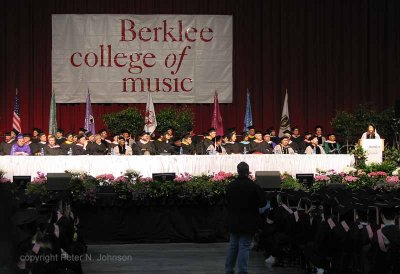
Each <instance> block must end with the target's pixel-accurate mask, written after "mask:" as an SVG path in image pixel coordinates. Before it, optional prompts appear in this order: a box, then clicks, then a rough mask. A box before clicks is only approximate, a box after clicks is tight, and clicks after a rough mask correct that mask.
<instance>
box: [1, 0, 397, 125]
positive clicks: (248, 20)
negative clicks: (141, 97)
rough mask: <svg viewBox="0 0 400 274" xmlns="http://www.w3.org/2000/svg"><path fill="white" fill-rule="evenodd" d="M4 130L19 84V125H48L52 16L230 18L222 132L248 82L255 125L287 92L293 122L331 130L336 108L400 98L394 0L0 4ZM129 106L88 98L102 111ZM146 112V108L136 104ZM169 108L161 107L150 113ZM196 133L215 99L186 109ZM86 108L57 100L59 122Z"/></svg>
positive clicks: (234, 117)
mask: <svg viewBox="0 0 400 274" xmlns="http://www.w3.org/2000/svg"><path fill="white" fill-rule="evenodd" d="M0 13H1V18H0V37H1V40H0V95H1V96H0V132H2V133H4V131H7V130H10V129H11V125H12V110H13V105H14V97H15V88H18V89H19V95H20V104H21V117H22V128H23V131H30V130H31V129H32V128H33V127H34V126H36V127H40V128H42V129H44V130H45V131H47V129H48V120H49V104H50V94H51V14H52V13H76V14H79V13H115V14H117V13H129V14H152V13H161V14H175V13H176V14H232V15H233V17H234V20H233V21H234V27H233V31H234V41H233V43H234V46H233V48H234V52H233V103H232V104H223V105H222V106H221V109H222V115H223V119H224V126H225V128H227V127H230V126H235V127H237V128H238V129H239V131H241V129H242V127H243V116H244V110H245V94H246V88H250V89H251V91H252V106H253V119H254V123H255V125H256V126H257V127H258V128H260V129H266V128H267V127H269V126H275V127H278V126H279V121H280V115H281V111H282V104H283V99H284V91H285V88H287V89H288V91H289V111H290V118H291V124H292V125H299V126H300V127H301V129H302V131H305V130H311V129H312V128H313V127H314V126H315V125H316V124H321V125H323V126H325V128H326V131H328V130H330V129H331V126H330V121H331V119H332V117H333V116H334V114H335V112H336V110H339V109H345V110H351V109H352V108H354V107H355V106H357V105H358V104H360V103H371V104H373V105H374V106H375V107H376V108H377V109H378V110H382V109H385V108H387V107H390V106H392V105H393V104H394V103H393V102H394V101H395V99H396V98H398V97H399V96H400V89H399V87H400V83H399V82H400V81H399V77H400V65H399V64H400V61H399V59H400V1H399V0H351V1H349V0H236V1H233V0H232V1H229V0H218V1H216V0H136V1H134V0H119V1H111V0H56V1H55V0H2V1H0ZM128 106H129V105H128V104H94V105H93V111H94V116H95V119H96V127H97V129H100V128H101V127H102V126H103V123H102V119H101V115H102V114H104V113H109V112H114V111H118V110H121V109H124V108H127V107H128ZM133 106H136V107H138V108H140V109H144V107H145V104H136V105H135V104H134V105H133ZM164 107H166V105H165V104H163V105H162V104H157V105H156V111H157V110H159V109H161V108H164ZM191 107H192V108H193V111H194V113H195V117H196V131H197V132H198V133H201V132H202V131H204V130H205V129H207V128H208V127H209V126H210V119H211V114H212V104H193V105H191ZM84 112H85V106H84V104H58V105H57V120H58V125H59V126H60V127H62V128H64V129H65V130H76V129H77V128H79V127H81V126H83V123H84Z"/></svg>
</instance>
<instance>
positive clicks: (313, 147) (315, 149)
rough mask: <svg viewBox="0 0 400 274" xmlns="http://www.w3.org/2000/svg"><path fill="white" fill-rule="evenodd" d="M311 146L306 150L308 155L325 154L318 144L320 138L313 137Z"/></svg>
mask: <svg viewBox="0 0 400 274" xmlns="http://www.w3.org/2000/svg"><path fill="white" fill-rule="evenodd" d="M309 140H310V145H309V146H308V147H307V148H306V151H305V152H306V154H325V150H324V149H323V147H322V146H321V145H319V144H318V137H317V136H313V137H311V138H310V139H309Z"/></svg>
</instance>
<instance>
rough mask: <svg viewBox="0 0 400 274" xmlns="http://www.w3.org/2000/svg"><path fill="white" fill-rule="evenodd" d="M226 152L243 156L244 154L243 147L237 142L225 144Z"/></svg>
mask: <svg viewBox="0 0 400 274" xmlns="http://www.w3.org/2000/svg"><path fill="white" fill-rule="evenodd" d="M224 147H225V150H226V153H227V154H241V153H243V147H242V146H241V145H240V144H239V143H236V142H228V143H226V144H225V146H224Z"/></svg>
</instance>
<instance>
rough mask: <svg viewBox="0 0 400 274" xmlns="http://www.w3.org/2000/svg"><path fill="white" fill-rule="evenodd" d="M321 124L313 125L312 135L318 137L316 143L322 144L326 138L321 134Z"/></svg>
mask: <svg viewBox="0 0 400 274" xmlns="http://www.w3.org/2000/svg"><path fill="white" fill-rule="evenodd" d="M322 130H323V128H322V126H316V127H315V133H314V136H316V137H317V138H318V145H323V144H324V143H325V141H326V138H325V137H324V136H322Z"/></svg>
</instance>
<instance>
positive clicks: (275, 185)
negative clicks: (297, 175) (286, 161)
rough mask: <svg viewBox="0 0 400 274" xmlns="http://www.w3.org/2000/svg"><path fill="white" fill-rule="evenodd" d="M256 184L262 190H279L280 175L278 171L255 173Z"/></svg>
mask: <svg viewBox="0 0 400 274" xmlns="http://www.w3.org/2000/svg"><path fill="white" fill-rule="evenodd" d="M256 184H257V185H259V186H260V187H261V188H262V189H263V190H274V189H280V188H281V174H280V172H279V171H256Z"/></svg>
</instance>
